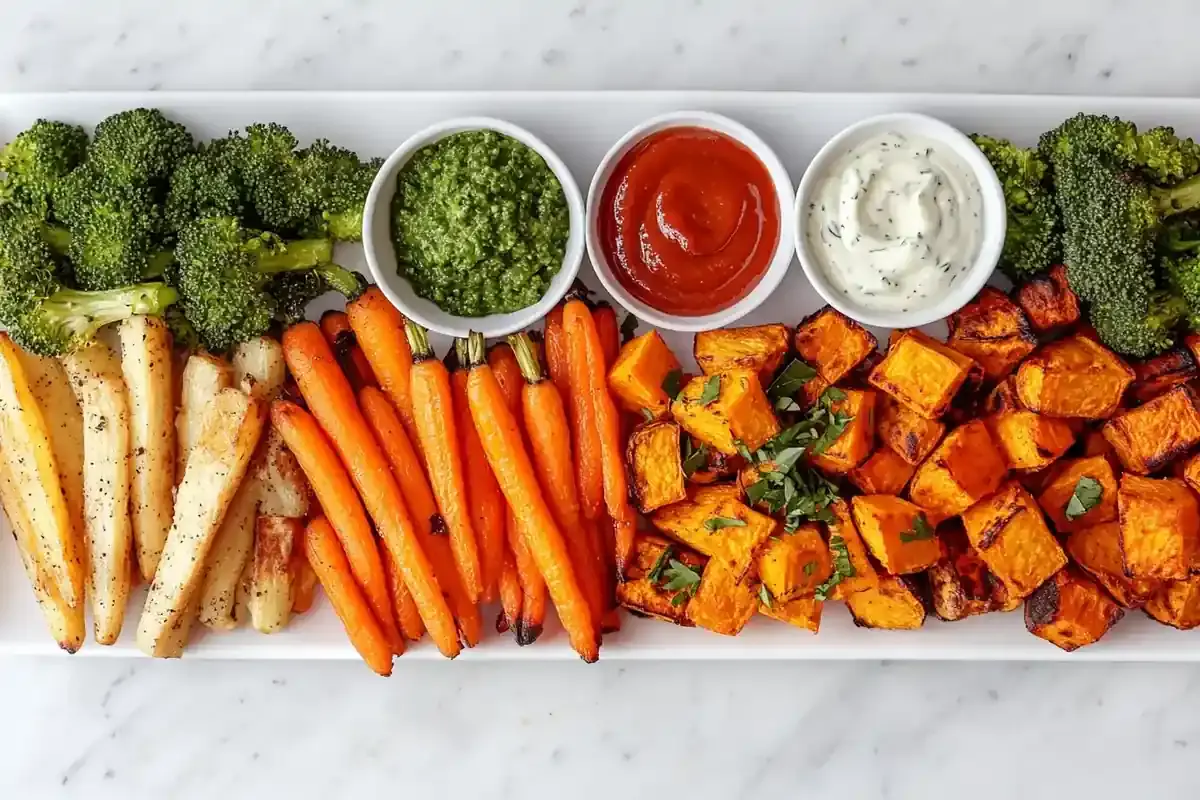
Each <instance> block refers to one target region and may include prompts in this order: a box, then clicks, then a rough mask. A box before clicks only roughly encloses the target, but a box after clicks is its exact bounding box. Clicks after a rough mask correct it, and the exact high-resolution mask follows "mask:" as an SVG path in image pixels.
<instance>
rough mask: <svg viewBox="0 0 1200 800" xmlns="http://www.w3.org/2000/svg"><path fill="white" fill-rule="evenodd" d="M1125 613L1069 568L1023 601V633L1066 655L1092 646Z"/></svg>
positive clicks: (1096, 587)
mask: <svg viewBox="0 0 1200 800" xmlns="http://www.w3.org/2000/svg"><path fill="white" fill-rule="evenodd" d="M1123 616H1125V612H1124V611H1122V610H1121V607H1120V606H1119V605H1117V604H1116V603H1114V602H1113V600H1112V598H1111V597H1109V596H1108V594H1107V593H1105V591H1104V590H1103V589H1101V588H1100V585H1099V584H1097V583H1096V582H1095V581H1094V580H1092V579H1091V578H1089V577H1088V576H1087V575H1084V574H1083V572H1082V571H1081V570H1079V569H1077V568H1075V567H1073V566H1067V567H1066V568H1064V569H1060V570H1059V571H1058V572H1057V573H1055V575H1054V577H1052V578H1051V579H1050V580H1048V581H1046V582H1045V583H1043V584H1042V585H1041V586H1039V587H1038V588H1037V590H1036V591H1034V593H1033V594H1031V595H1029V597H1028V598H1026V600H1025V630H1027V631H1029V632H1030V633H1032V634H1033V635H1034V636H1037V637H1039V638H1041V639H1045V640H1046V641H1047V642H1050V644H1052V645H1054V646H1056V647H1060V648H1062V649H1063V650H1066V651H1067V652H1071V651H1072V650H1078V649H1079V648H1080V647H1084V646H1085V645H1089V644H1095V643H1096V642H1098V641H1100V637H1101V636H1103V635H1104V634H1106V633H1108V629H1109V628H1111V627H1112V626H1113V625H1116V624H1117V621H1118V620H1119V619H1121V617H1123Z"/></svg>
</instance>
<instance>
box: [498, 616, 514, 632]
mask: <svg viewBox="0 0 1200 800" xmlns="http://www.w3.org/2000/svg"><path fill="white" fill-rule="evenodd" d="M511 627H512V623H511V622H510V621H509V619H508V614H505V613H504V612H503V611H501V612H500V613H499V614H497V615H496V633H507V632H508V629H509V628H511Z"/></svg>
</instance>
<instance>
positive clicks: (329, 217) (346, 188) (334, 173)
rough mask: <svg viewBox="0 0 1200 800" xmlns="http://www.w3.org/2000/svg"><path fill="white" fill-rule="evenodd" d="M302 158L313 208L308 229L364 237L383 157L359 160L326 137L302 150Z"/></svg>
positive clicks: (348, 239)
mask: <svg viewBox="0 0 1200 800" xmlns="http://www.w3.org/2000/svg"><path fill="white" fill-rule="evenodd" d="M300 160H301V163H302V165H303V173H304V175H305V179H306V186H307V192H308V195H309V198H310V199H309V202H310V204H311V206H312V209H313V211H312V215H311V216H310V218H309V221H308V223H307V225H306V226H305V233H306V234H307V235H310V236H331V237H333V238H334V239H337V240H339V241H346V242H357V241H361V240H362V227H363V206H364V205H365V204H366V202H367V193H368V192H369V191H370V190H371V184H372V183H373V182H374V180H375V175H376V173H378V172H379V167H380V166H382V164H383V160H382V159H375V160H372V161H360V160H359V158H358V155H357V154H356V153H354V152H353V151H351V150H347V149H345V148H344V147H336V146H334V145H331V144H330V143H329V142H328V141H327V140H325V139H318V140H317V141H316V142H314V143H313V144H312V146H311V147H308V148H306V149H305V150H303V151H302V152H301V153H300Z"/></svg>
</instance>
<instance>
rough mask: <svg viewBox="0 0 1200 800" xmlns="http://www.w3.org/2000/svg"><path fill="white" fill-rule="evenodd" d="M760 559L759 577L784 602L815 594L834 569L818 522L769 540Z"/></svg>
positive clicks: (759, 555)
mask: <svg viewBox="0 0 1200 800" xmlns="http://www.w3.org/2000/svg"><path fill="white" fill-rule="evenodd" d="M757 562H758V578H759V580H760V581H762V584H763V586H765V587H767V591H768V592H769V593H770V596H771V597H773V598H775V599H776V600H778V601H779V602H781V603H784V602H787V601H788V600H792V599H795V598H797V597H807V596H810V595H812V593H813V591H814V590H815V589H816V588H817V587H818V586H820V585H821V584H822V583H824V582H825V581H826V580H828V579H829V575H830V573H831V572H832V570H833V562H832V560H831V559H830V556H829V548H828V547H827V546H826V545H825V538H824V537H823V536H821V528H820V527H819V526H818V525H817V524H816V523H815V522H810V523H805V524H803V525H801V526H800V527H798V528H796V530H794V531H792V532H791V533H785V534H783V535H781V536H776V537H774V538H773V539H770V540H768V541H767V543H766V544H765V545H763V547H762V549H761V551H760V552H759V554H758V560H757Z"/></svg>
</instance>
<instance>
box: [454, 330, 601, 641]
mask: <svg viewBox="0 0 1200 800" xmlns="http://www.w3.org/2000/svg"><path fill="white" fill-rule="evenodd" d="M468 361H469V363H468V367H469V368H470V374H469V377H468V381H467V397H468V399H469V401H470V406H471V417H472V419H474V420H475V428H476V430H478V431H479V438H480V441H481V442H482V443H483V450H484V452H485V453H486V454H487V459H488V463H489V464H491V465H492V473H493V474H494V475H495V476H496V479H497V480H498V481H499V482H500V489H501V491H503V492H504V498H505V499H506V500H507V501H508V505H509V507H510V508H511V509H512V510H513V513H514V514H515V515H516V516H517V518H518V519H519V520H520V521H521V533H522V538H524V540H525V543H526V545H527V546H528V547H529V551H530V553H531V554H532V556H533V560H534V563H535V564H536V565H537V568H538V571H539V572H540V573H541V574H542V578H543V579H545V581H546V588H547V589H548V590H549V592H550V598H551V600H553V601H554V607H555V609H556V610H557V611H558V618H559V620H560V621H561V622H562V625H563V628H564V629H566V631H567V635H568V637H569V638H570V640H571V646H572V647H574V648H575V651H576V652H577V653H579V655H580V656H581V657H582V658H583V659H584V660H585V661H589V662H590V661H595V660H596V659H597V658H598V657H599V655H600V653H599V648H600V642H599V638H598V637H597V635H596V630H597V629H596V626H595V625H593V623H592V619H591V614H590V612H589V610H588V604H587V600H586V599H584V596H583V592H582V591H581V590H580V588H579V582H578V580H577V579H576V577H575V573H574V570H573V569H572V568H571V559H570V556H569V554H568V553H567V546H566V542H565V541H564V539H563V535H562V531H560V530H559V528H558V523H557V522H555V521H554V515H553V514H552V513H551V511H550V507H549V505H547V503H546V500H545V498H544V497H543V496H542V490H541V487H540V486H539V485H538V480H537V475H536V473H535V472H534V470H533V463H532V461H531V460H530V458H529V453H528V452H527V451H526V449H525V443H524V441H523V440H522V437H521V430H520V428H519V427H518V425H517V420H516V417H515V416H514V415H513V413H512V412H511V411H509V409H508V405H507V404H506V403H505V399H504V394H503V392H501V390H500V384H499V383H498V382H497V381H496V376H495V375H494V374H492V370H491V367H489V366H488V364H487V362H486V360H485V352H484V344H483V336H481V335H480V334H478V333H472V334H471V336H470V339H469V340H468Z"/></svg>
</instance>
